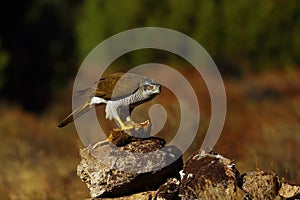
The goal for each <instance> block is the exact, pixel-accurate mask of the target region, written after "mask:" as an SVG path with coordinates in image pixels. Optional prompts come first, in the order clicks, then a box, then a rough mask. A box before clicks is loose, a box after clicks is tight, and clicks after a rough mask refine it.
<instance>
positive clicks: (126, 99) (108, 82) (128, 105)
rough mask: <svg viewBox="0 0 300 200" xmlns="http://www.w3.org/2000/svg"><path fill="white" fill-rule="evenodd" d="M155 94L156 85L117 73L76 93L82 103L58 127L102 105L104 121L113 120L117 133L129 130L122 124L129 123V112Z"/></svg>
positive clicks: (157, 88) (157, 86) (158, 85)
mask: <svg viewBox="0 0 300 200" xmlns="http://www.w3.org/2000/svg"><path fill="white" fill-rule="evenodd" d="M159 93H160V84H158V83H155V82H154V81H153V80H152V79H150V78H148V77H146V76H142V75H138V74H133V73H121V72H118V73H113V74H110V75H107V76H104V77H102V78H100V79H99V80H98V81H96V82H95V84H94V85H93V86H92V87H89V88H87V89H84V90H80V91H78V95H85V96H86V100H85V101H84V103H83V104H82V105H81V106H79V107H78V108H77V109H75V110H74V111H73V112H72V113H71V114H70V115H68V116H67V117H66V118H65V119H64V120H62V121H61V122H60V123H59V124H58V127H64V126H66V125H67V124H69V123H70V122H72V121H73V120H74V119H76V118H78V117H80V116H81V115H83V114H84V113H86V112H87V111H89V110H90V109H91V108H92V107H93V106H94V105H96V106H97V105H100V104H105V106H106V107H105V113H106V119H109V120H112V119H115V120H116V121H117V122H118V124H119V126H120V128H121V130H129V129H131V128H133V127H132V126H131V125H126V124H125V122H126V121H132V120H131V117H130V113H131V111H132V109H133V108H134V107H135V106H137V105H139V104H141V103H144V102H145V101H149V100H150V99H152V98H153V97H154V96H155V95H156V94H159Z"/></svg>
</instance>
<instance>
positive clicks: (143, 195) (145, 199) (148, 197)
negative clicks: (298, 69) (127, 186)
mask: <svg viewBox="0 0 300 200" xmlns="http://www.w3.org/2000/svg"><path fill="white" fill-rule="evenodd" d="M155 193H156V192H155V191H147V192H139V193H136V194H132V195H128V196H123V197H115V198H90V199H86V200H100V199H101V200H152V199H154V197H155Z"/></svg>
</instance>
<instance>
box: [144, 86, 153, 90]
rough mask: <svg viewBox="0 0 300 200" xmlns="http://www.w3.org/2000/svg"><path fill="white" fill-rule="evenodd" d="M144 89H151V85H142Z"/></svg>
mask: <svg viewBox="0 0 300 200" xmlns="http://www.w3.org/2000/svg"><path fill="white" fill-rule="evenodd" d="M144 90H153V85H144Z"/></svg>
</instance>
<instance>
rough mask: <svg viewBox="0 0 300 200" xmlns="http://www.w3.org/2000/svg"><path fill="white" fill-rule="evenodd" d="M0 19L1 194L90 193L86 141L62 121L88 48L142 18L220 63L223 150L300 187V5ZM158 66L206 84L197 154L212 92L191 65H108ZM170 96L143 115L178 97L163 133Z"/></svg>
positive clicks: (164, 58) (159, 57)
mask: <svg viewBox="0 0 300 200" xmlns="http://www.w3.org/2000/svg"><path fill="white" fill-rule="evenodd" d="M0 23H1V24H0V25H1V29H0V95H1V98H0V145H1V150H0V160H1V162H0V198H1V199H83V198H85V197H88V195H89V194H88V191H87V189H86V187H85V185H84V184H83V183H81V182H80V180H79V178H78V177H77V176H76V165H77V164H78V162H79V161H80V158H79V156H78V150H79V148H82V147H83V146H82V144H81V142H80V140H79V138H78V136H77V134H76V130H75V128H74V125H69V126H68V127H66V128H64V129H57V128H56V125H57V122H58V121H59V120H61V119H62V118H63V117H64V116H65V115H66V114H67V113H69V112H70V111H71V107H72V105H71V95H72V86H73V81H74V78H75V75H76V72H77V69H78V68H79V66H80V64H81V62H82V61H83V59H84V58H85V57H86V55H87V54H88V53H89V52H90V51H91V50H92V49H93V48H94V47H95V46H96V45H98V44H99V43H100V42H101V41H103V40H104V39H106V38H107V37H110V36H112V35H114V34H117V33H119V32H121V31H125V30H128V29H132V28H137V27H142V26H158V27H165V28H171V29H174V30H177V31H180V32H182V33H184V34H187V35H188V36H190V37H192V38H193V39H195V40H196V41H198V42H199V43H200V44H201V45H202V46H203V47H204V48H205V49H206V50H207V51H208V53H209V54H210V55H211V57H212V58H213V60H214V61H215V63H216V65H217V66H218V68H219V70H220V71H221V74H222V77H223V79H224V82H225V87H226V92H227V100H228V103H227V105H228V111H227V118H226V122H225V126H224V130H223V133H222V135H221V137H220V139H219V141H218V143H217V145H216V147H215V149H216V150H217V151H218V152H220V153H221V154H224V155H225V156H228V157H229V158H232V159H235V160H236V164H237V168H238V169H239V170H240V171H241V172H244V171H246V170H254V169H256V168H259V169H262V170H266V171H274V172H276V173H278V174H279V175H280V176H281V177H285V179H286V180H287V181H289V182H291V183H296V184H300V168H299V166H300V158H299V155H298V152H300V124H299V121H300V71H299V66H300V35H299V33H300V2H299V1H297V0H291V1H289V2H288V3H287V2H285V1H283V0H277V1H258V0H254V1H246V0H238V1H235V2H234V3H233V2H232V1H229V0H225V1H218V0H214V1H205V0H201V1H197V0H192V1H188V2H186V1H179V0H178V1H177V0H166V1H163V2H162V1H158V0H149V1H138V0H128V1H116V0H111V1H100V0H95V1H83V0H76V1H70V0H68V1H63V2H62V1H57V0H54V1H42V0H29V1H26V2H23V1H19V2H5V3H3V4H2V5H1V8H0ZM149 62H152V63H153V62H158V63H162V64H166V65H169V66H172V67H174V68H175V69H177V70H178V71H179V72H181V73H182V74H183V75H184V76H185V77H186V78H187V79H188V80H189V81H190V82H191V84H192V86H193V88H194V89H195V90H197V92H198V94H197V97H198V101H199V102H200V105H199V108H200V111H201V122H200V128H199V133H198V138H197V140H195V142H194V143H193V145H192V147H191V148H190V149H189V151H193V150H194V149H196V148H198V147H200V145H201V142H202V139H203V136H204V134H205V131H206V130H207V127H208V125H209V120H210V98H209V95H208V92H207V88H206V86H205V84H204V83H203V81H201V80H202V79H201V77H200V75H199V74H197V73H192V72H191V70H192V66H190V65H189V63H187V62H186V61H185V60H183V59H181V58H180V57H178V56H176V55H174V54H171V53H168V52H164V51H159V50H151V49H145V50H138V51H135V52H130V53H128V54H126V55H124V56H122V57H120V58H118V59H117V60H116V61H115V62H114V63H112V64H111V67H110V68H109V69H108V71H107V73H109V72H114V71H120V70H121V71H126V70H129V69H130V68H131V67H133V66H136V65H140V64H144V63H149ZM166 77H167V75H166ZM199 80H200V82H199ZM164 95H165V96H166V97H165V98H164ZM170 96H172V95H171V94H168V93H167V92H166V93H165V94H163V93H162V94H161V95H160V96H159V98H157V99H156V98H155V99H154V100H153V102H151V103H150V102H149V103H148V104H146V105H145V106H144V107H140V108H137V110H136V111H135V117H136V118H137V120H138V121H142V120H144V119H147V117H148V113H146V114H145V113H144V111H143V108H148V107H149V106H150V105H151V104H155V103H161V104H162V105H167V106H168V107H167V109H166V110H167V111H168V113H167V114H168V119H167V121H168V123H167V125H166V126H165V133H164V132H162V133H160V134H159V135H160V136H161V137H164V138H166V139H167V140H168V139H170V138H171V137H172V136H171V134H169V135H168V134H167V133H168V132H170V133H173V131H174V129H176V127H177V126H178V124H177V123H178V119H179V116H180V112H178V109H177V107H178V102H177V101H176V99H174V98H169V97H170ZM100 112H101V108H100ZM101 121H103V120H101ZM103 123H104V125H103V126H105V122H103ZM112 126H113V125H112ZM187 134H188V130H187Z"/></svg>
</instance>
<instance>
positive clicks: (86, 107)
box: [57, 100, 92, 128]
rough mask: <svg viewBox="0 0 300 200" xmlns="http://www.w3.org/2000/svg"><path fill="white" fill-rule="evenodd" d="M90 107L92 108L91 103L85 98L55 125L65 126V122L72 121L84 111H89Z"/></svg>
mask: <svg viewBox="0 0 300 200" xmlns="http://www.w3.org/2000/svg"><path fill="white" fill-rule="evenodd" d="M91 108H92V105H91V104H90V100H87V101H86V102H84V103H83V104H82V105H81V106H79V107H78V108H76V110H74V111H73V112H72V113H71V114H69V115H68V116H67V117H66V118H65V119H63V120H62V121H61V122H60V123H59V124H58V126H57V127H58V128H61V127H64V126H66V125H67V124H69V123H71V122H72V121H74V119H77V118H78V117H80V116H81V115H83V114H84V113H86V112H87V111H89V110H90V109H91Z"/></svg>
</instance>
